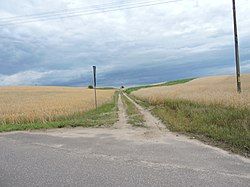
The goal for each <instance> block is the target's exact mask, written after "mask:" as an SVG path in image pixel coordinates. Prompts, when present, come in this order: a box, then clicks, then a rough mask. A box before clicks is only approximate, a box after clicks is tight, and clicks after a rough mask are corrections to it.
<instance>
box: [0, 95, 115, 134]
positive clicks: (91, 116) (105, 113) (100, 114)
mask: <svg viewBox="0 0 250 187" xmlns="http://www.w3.org/2000/svg"><path fill="white" fill-rule="evenodd" d="M117 100H118V93H115V94H114V96H113V99H112V101H111V102H109V103H106V104H103V105H102V106H100V107H98V108H97V109H93V110H90V111H87V112H85V113H83V114H75V115H73V116H70V117H67V118H63V117H62V118H61V119H58V120H56V121H52V122H46V123H42V122H36V123H23V124H0V132H8V131H21V130H35V129H51V128H63V127H77V126H82V127H100V126H104V125H105V126H111V125H113V124H114V123H115V122H117V120H118V114H117V111H118V108H117Z"/></svg>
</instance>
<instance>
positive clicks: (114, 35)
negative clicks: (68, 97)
mask: <svg viewBox="0 0 250 187" xmlns="http://www.w3.org/2000/svg"><path fill="white" fill-rule="evenodd" d="M147 1H149V0H116V1H115V0H113V1H112V0H95V1H91V0H53V1H51V0H18V1H17V0H8V1H6V0H0V86H15V85H56V86H87V85H89V84H91V83H92V82H91V81H92V74H91V73H92V66H93V65H96V66H97V84H98V85H99V86H120V85H126V86H131V85H141V84H149V83H157V82H164V81H171V80H177V79H183V78H191V77H202V76H210V75H225V74H230V75H234V74H235V61H234V38H233V24H232V1H231V0H181V1H172V2H169V3H165V4H158V5H154V6H147V7H140V8H134V9H125V10H119V11H112V12H102V13H93V14H89V15H87V14H85V15H84V13H85V10H86V13H87V11H89V9H91V8H92V9H93V7H97V6H100V5H103V4H108V3H109V4H110V3H112V6H121V5H123V4H124V3H136V2H138V3H141V2H147ZM151 1H152V2H167V1H168V0H151ZM236 3H237V16H238V17H237V19H238V31H239V43H240V59H241V71H242V73H250V29H249V28H250V17H249V10H250V1H249V0H237V1H236ZM72 10H81V11H82V12H83V14H81V15H78V16H75V17H66V18H60V16H58V19H54V20H41V19H40V20H39V19H34V20H33V21H32V22H27V19H26V18H27V17H20V16H25V15H26V16H27V15H35V14H36V15H37V14H44V13H49V12H59V11H61V12H65V15H67V12H69V11H72ZM9 18H11V19H12V21H10V20H11V19H9ZM21 18H22V19H23V20H24V22H25V20H26V23H20V22H19V21H20V19H21ZM13 19H14V22H13ZM18 19H19V20H18ZM23 20H22V21H23ZM6 23H7V24H6ZM8 23H11V24H8Z"/></svg>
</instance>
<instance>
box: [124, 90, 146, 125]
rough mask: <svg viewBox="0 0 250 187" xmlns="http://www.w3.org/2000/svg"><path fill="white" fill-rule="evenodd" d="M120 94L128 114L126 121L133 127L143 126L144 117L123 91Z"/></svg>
mask: <svg viewBox="0 0 250 187" xmlns="http://www.w3.org/2000/svg"><path fill="white" fill-rule="evenodd" d="M121 96H122V102H123V104H124V106H125V108H126V113H127V115H128V123H129V124H131V125H133V126H135V127H144V122H145V119H144V117H143V115H142V114H141V113H140V111H139V110H138V108H136V106H135V105H134V103H132V102H131V101H130V100H129V99H128V98H127V97H126V96H124V94H123V93H122V95H121Z"/></svg>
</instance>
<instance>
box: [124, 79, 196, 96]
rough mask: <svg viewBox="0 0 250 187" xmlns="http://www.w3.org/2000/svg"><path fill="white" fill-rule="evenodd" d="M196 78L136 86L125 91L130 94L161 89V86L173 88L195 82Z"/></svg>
mask: <svg viewBox="0 0 250 187" xmlns="http://www.w3.org/2000/svg"><path fill="white" fill-rule="evenodd" d="M194 79H195V78H189V79H181V80H176V81H169V82H165V83H161V84H151V85H143V86H136V87H131V88H127V89H125V93H127V94H130V93H131V92H134V91H137V90H139V89H142V88H151V87H159V86H171V85H175V84H183V83H186V82H189V81H192V80H194Z"/></svg>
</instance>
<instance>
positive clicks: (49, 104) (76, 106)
mask: <svg viewBox="0 0 250 187" xmlns="http://www.w3.org/2000/svg"><path fill="white" fill-rule="evenodd" d="M114 92H115V91H114V90H97V96H98V97H97V98H98V104H99V105H101V104H103V103H105V102H108V101H111V99H112V96H113V94H114ZM94 106H95V105H94V97H93V90H90V89H85V88H71V87H0V124H9V123H12V124H19V123H33V122H37V121H39V122H49V121H53V120H56V119H58V118H61V117H68V116H72V115H74V114H79V113H83V112H85V111H88V110H90V109H93V108H94Z"/></svg>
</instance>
